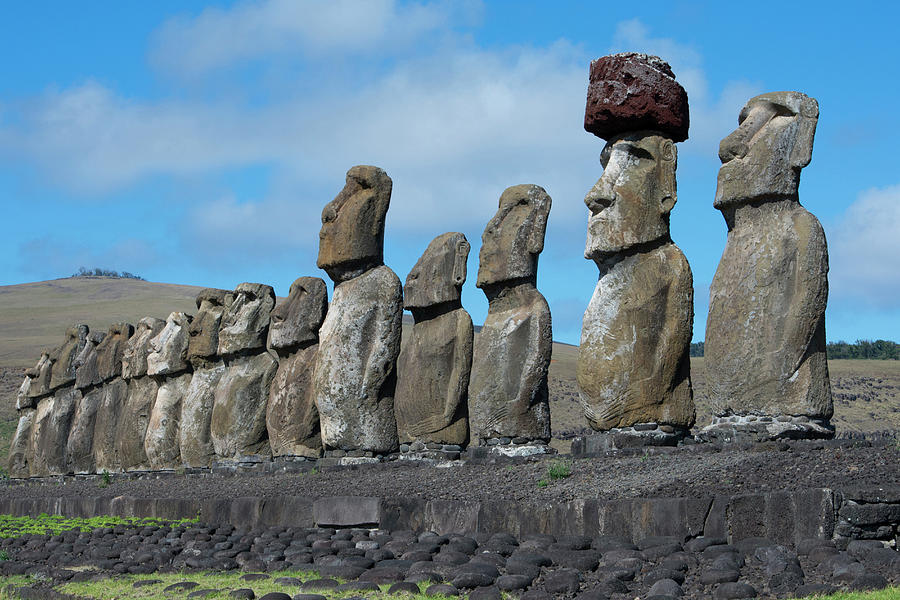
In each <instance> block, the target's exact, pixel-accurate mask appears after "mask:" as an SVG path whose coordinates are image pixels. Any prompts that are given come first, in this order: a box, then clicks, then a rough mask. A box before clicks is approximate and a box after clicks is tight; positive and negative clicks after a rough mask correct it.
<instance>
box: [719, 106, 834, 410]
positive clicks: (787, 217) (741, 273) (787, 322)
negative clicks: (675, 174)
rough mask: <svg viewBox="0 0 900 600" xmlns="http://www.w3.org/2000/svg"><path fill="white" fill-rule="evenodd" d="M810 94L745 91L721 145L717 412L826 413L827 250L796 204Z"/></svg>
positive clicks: (808, 145)
mask: <svg viewBox="0 0 900 600" xmlns="http://www.w3.org/2000/svg"><path fill="white" fill-rule="evenodd" d="M817 120H818V105H817V103H816V101H815V100H814V99H812V98H810V97H808V96H805V95H804V94H800V93H798V92H776V93H771V94H763V95H761V96H757V97H755V98H752V99H751V100H750V101H749V102H748V103H747V105H746V106H745V107H744V109H743V110H742V111H741V115H740V119H739V123H740V125H739V127H738V129H737V130H736V131H734V132H733V133H732V134H730V135H729V136H728V137H726V138H725V139H724V140H723V141H722V144H721V145H720V150H719V155H720V158H721V159H722V161H723V165H722V168H721V169H720V171H719V180H718V188H717V190H716V199H715V202H714V206H716V208H718V209H719V210H721V211H722V214H723V216H724V218H725V222H726V225H727V226H728V239H727V242H726V245H725V251H724V252H723V254H722V260H721V262H720V263H719V268H718V269H717V271H716V275H715V277H714V278H713V281H712V284H711V285H710V307H709V316H708V319H707V325H706V345H705V348H704V354H705V356H706V360H705V362H706V368H707V373H708V379H709V394H710V399H711V400H712V402H713V407H714V410H715V413H716V414H717V415H728V414H738V415H747V414H758V415H769V416H777V415H792V416H808V417H811V418H823V419H828V418H830V417H831V415H832V413H833V405H832V398H831V386H830V384H829V380H828V366H827V363H826V360H825V306H826V303H827V299H828V278H827V274H828V250H827V246H826V242H825V234H824V231H823V229H822V226H821V225H820V223H819V221H818V220H817V219H816V218H815V217H814V216H813V215H812V214H810V213H809V212H808V211H806V209H804V208H803V207H802V206H801V205H800V203H799V198H798V194H797V186H798V185H799V179H800V171H801V169H802V168H803V167H804V166H806V165H807V164H808V163H809V162H810V160H811V155H812V144H813V137H814V135H815V128H816V122H817Z"/></svg>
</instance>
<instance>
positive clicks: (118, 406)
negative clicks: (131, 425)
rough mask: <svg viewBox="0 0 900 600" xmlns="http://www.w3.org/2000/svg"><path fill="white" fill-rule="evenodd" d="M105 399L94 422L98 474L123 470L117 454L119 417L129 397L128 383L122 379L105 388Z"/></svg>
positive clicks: (111, 382) (108, 384)
mask: <svg viewBox="0 0 900 600" xmlns="http://www.w3.org/2000/svg"><path fill="white" fill-rule="evenodd" d="M102 389H103V398H102V399H101V401H100V407H99V408H98V409H97V418H96V421H95V422H94V464H95V466H96V468H97V472H98V473H102V472H103V471H110V472H112V471H118V470H120V469H121V466H120V462H119V458H118V453H117V452H116V434H117V430H118V426H119V416H120V415H121V413H122V408H123V407H124V405H125V400H126V399H127V397H128V383H127V382H126V381H125V380H124V379H122V378H121V377H117V378H115V379H113V380H112V381H108V382H107V383H106V385H104V386H103V388H102Z"/></svg>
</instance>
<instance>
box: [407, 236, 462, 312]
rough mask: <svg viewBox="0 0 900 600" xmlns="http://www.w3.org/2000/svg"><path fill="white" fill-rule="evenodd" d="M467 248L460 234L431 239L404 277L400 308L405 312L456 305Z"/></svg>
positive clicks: (460, 288) (460, 290) (460, 289)
mask: <svg viewBox="0 0 900 600" xmlns="http://www.w3.org/2000/svg"><path fill="white" fill-rule="evenodd" d="M470 249H471V246H470V245H469V241H468V240H467V239H466V236H464V235H463V234H461V233H456V232H451V233H444V234H442V235H439V236H437V237H436V238H434V239H433V240H432V241H431V243H430V244H428V248H426V249H425V252H424V254H422V256H421V257H419V260H418V261H417V262H416V264H415V266H414V267H413V268H412V270H411V271H410V272H409V275H407V277H406V285H404V286H403V305H404V307H405V308H408V309H416V308H426V307H429V306H435V305H438V304H445V303H447V302H456V303H458V302H459V299H460V294H461V292H462V286H463V284H464V283H465V282H466V260H467V259H468V258H469V250H470Z"/></svg>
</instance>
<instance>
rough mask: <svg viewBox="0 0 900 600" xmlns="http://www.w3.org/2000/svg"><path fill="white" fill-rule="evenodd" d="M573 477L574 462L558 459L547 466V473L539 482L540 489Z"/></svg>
mask: <svg viewBox="0 0 900 600" xmlns="http://www.w3.org/2000/svg"><path fill="white" fill-rule="evenodd" d="M571 475H572V461H571V460H568V459H556V460H552V461H550V464H549V465H547V473H546V475H545V476H544V478H543V479H540V480H539V481H538V483H537V484H538V487H547V486H548V485H550V482H551V481H557V480H559V479H565V478H566V477H570V476H571Z"/></svg>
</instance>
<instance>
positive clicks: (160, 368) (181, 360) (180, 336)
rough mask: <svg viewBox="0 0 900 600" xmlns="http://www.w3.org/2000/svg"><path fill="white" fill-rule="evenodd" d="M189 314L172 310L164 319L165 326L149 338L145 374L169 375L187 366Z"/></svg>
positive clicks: (183, 369)
mask: <svg viewBox="0 0 900 600" xmlns="http://www.w3.org/2000/svg"><path fill="white" fill-rule="evenodd" d="M192 319H193V317H191V315H188V314H185V313H183V312H173V313H170V314H169V317H168V318H167V319H166V326H165V327H163V328H162V331H160V332H159V333H158V334H157V335H156V337H154V338H153V339H152V340H150V354H148V355H147V375H171V374H173V373H180V372H182V371H186V370H187V368H188V360H187V353H188V343H189V342H190V339H191V336H190V333H188V328H189V327H190V326H191V320H192Z"/></svg>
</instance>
